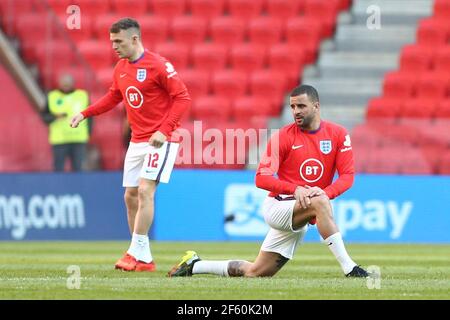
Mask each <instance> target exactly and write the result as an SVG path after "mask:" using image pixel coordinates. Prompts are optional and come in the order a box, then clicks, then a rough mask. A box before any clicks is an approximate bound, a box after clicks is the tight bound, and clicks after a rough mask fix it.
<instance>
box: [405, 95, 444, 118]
mask: <svg viewBox="0 0 450 320" xmlns="http://www.w3.org/2000/svg"><path fill="white" fill-rule="evenodd" d="M436 105H437V100H436V98H432V97H425V98H413V99H407V100H405V101H404V102H403V107H402V110H401V112H400V116H401V117H407V118H408V117H409V118H431V117H433V116H434V113H435V111H436Z"/></svg>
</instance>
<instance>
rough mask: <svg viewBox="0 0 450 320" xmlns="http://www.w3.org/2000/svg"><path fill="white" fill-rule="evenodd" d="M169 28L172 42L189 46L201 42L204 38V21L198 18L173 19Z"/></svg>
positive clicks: (182, 17) (183, 17)
mask: <svg viewBox="0 0 450 320" xmlns="http://www.w3.org/2000/svg"><path fill="white" fill-rule="evenodd" d="M171 28H172V36H173V39H174V41H175V42H176V43H182V44H185V45H189V46H192V45H194V44H196V43H199V42H203V41H204V39H205V36H206V20H204V19H202V18H200V17H193V16H181V17H175V18H173V21H172V26H171Z"/></svg>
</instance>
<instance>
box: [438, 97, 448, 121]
mask: <svg viewBox="0 0 450 320" xmlns="http://www.w3.org/2000/svg"><path fill="white" fill-rule="evenodd" d="M435 117H436V118H449V119H450V99H445V100H441V101H439V103H438V105H437V107H436V112H435ZM449 125H450V123H449Z"/></svg>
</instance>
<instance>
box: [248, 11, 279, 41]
mask: <svg viewBox="0 0 450 320" xmlns="http://www.w3.org/2000/svg"><path fill="white" fill-rule="evenodd" d="M282 26H283V25H282V23H281V20H279V19H277V18H273V17H271V16H261V17H256V18H253V19H252V20H250V23H249V25H248V32H249V37H250V41H251V42H252V43H255V44H260V45H263V46H272V45H274V44H276V43H278V42H280V40H281V36H282Z"/></svg>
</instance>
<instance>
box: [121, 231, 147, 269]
mask: <svg viewBox="0 0 450 320" xmlns="http://www.w3.org/2000/svg"><path fill="white" fill-rule="evenodd" d="M127 252H128V253H129V254H131V255H132V256H133V257H135V258H136V260H139V261H143V262H145V263H149V262H151V261H152V260H153V257H152V253H151V252H150V243H149V241H148V236H147V235H146V234H136V233H133V237H132V238H131V244H130V248H129V249H128V251H127Z"/></svg>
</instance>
